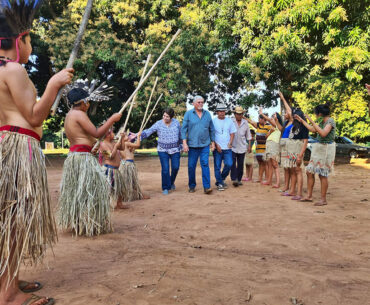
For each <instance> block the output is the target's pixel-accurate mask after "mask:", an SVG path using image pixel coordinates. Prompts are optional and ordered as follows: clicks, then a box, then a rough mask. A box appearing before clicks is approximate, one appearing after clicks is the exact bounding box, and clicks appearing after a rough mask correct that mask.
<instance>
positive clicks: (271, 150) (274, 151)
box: [266, 140, 280, 161]
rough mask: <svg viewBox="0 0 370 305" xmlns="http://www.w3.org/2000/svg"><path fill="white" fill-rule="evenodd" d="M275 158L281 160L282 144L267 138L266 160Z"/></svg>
mask: <svg viewBox="0 0 370 305" xmlns="http://www.w3.org/2000/svg"><path fill="white" fill-rule="evenodd" d="M268 159H274V160H276V161H279V159H280V144H279V143H276V142H274V141H269V140H267V142H266V160H268Z"/></svg>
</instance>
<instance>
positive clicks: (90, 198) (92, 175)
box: [58, 88, 121, 236]
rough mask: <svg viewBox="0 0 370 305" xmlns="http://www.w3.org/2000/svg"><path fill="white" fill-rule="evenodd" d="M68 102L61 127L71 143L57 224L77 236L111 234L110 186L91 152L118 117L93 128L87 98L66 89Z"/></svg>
mask: <svg viewBox="0 0 370 305" xmlns="http://www.w3.org/2000/svg"><path fill="white" fill-rule="evenodd" d="M69 89H71V90H70V91H69V92H68V93H67V99H68V103H69V105H70V106H71V107H72V109H71V110H70V111H69V112H68V114H67V116H66V119H65V123H64V128H65V132H66V135H67V138H68V140H69V142H70V144H71V147H70V152H69V154H68V157H67V159H66V160H65V162H64V166H63V178H62V184H61V194H60V199H59V213H58V214H59V225H60V226H61V228H62V229H72V230H73V231H74V232H75V234H77V235H86V236H93V235H99V234H101V233H108V232H111V231H112V225H111V219H110V203H109V194H108V192H109V185H108V183H107V180H106V177H105V176H104V172H103V171H102V169H101V167H100V165H99V163H98V161H97V160H96V158H95V157H94V155H93V154H92V153H91V149H92V146H93V144H94V142H95V141H96V139H95V138H100V137H102V136H103V135H104V134H105V133H106V132H107V130H108V129H109V128H110V127H111V126H112V125H113V123H114V122H117V121H119V120H120V118H121V114H118V113H116V114H113V115H112V116H111V117H110V118H109V119H108V120H107V122H106V123H105V124H104V125H103V126H101V127H99V128H96V127H95V126H94V125H93V124H92V122H91V121H90V119H89V117H88V116H87V114H86V112H87V111H88V109H89V107H90V102H89V98H90V95H89V93H88V92H87V91H85V90H83V89H82V88H73V89H72V88H69Z"/></svg>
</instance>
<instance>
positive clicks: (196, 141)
mask: <svg viewBox="0 0 370 305" xmlns="http://www.w3.org/2000/svg"><path fill="white" fill-rule="evenodd" d="M193 105H194V108H193V109H191V110H188V111H187V112H186V113H185V116H184V120H183V124H182V128H181V138H182V141H183V150H184V152H188V153H189V158H188V175H189V193H194V192H195V186H196V180H195V169H196V167H197V163H198V159H200V165H201V167H202V180H203V188H204V193H205V194H210V193H212V189H211V174H210V170H209V163H208V160H209V150H210V149H211V150H212V151H213V150H214V149H215V128H214V126H213V122H212V117H211V114H210V113H209V112H208V111H207V110H204V109H203V105H204V99H203V97H201V96H199V95H197V96H196V97H195V98H194V102H193Z"/></svg>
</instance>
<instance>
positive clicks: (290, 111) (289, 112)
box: [279, 91, 292, 116]
mask: <svg viewBox="0 0 370 305" xmlns="http://www.w3.org/2000/svg"><path fill="white" fill-rule="evenodd" d="M279 96H280V100H282V101H283V104H284V108H285V111H286V113H288V114H289V115H290V116H292V108H290V106H289V104H288V102H287V101H286V99H285V97H284V95H283V94H282V93H281V91H279Z"/></svg>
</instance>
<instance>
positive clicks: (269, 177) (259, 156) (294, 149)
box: [143, 93, 335, 205]
mask: <svg viewBox="0 0 370 305" xmlns="http://www.w3.org/2000/svg"><path fill="white" fill-rule="evenodd" d="M279 94H280V99H281V101H282V102H283V104H284V108H285V115H284V119H285V121H284V122H283V119H282V117H281V116H280V114H279V113H275V114H273V115H272V116H271V117H269V116H268V115H266V114H264V113H263V111H262V109H260V111H259V117H258V122H255V121H253V120H251V119H250V118H249V117H248V116H247V115H245V110H244V109H243V108H242V107H240V106H237V107H235V108H234V110H233V113H234V116H233V117H232V118H229V117H226V112H227V111H228V109H227V107H226V106H225V105H224V104H218V105H217V107H216V117H215V118H213V119H212V116H211V114H210V113H209V112H208V111H207V110H205V109H203V106H204V99H203V98H202V97H201V96H196V97H195V98H194V100H193V106H194V108H193V109H190V110H188V111H187V112H186V113H185V116H184V118H183V123H182V126H180V123H179V122H178V121H177V120H176V119H173V116H174V113H173V110H172V109H166V110H165V112H164V117H163V120H162V121H158V122H156V123H155V124H154V125H153V126H152V127H151V128H150V129H148V131H144V132H143V134H145V136H146V137H147V136H149V135H150V134H152V133H153V132H157V133H158V153H159V156H160V160H161V165H162V190H163V194H165V195H167V194H168V193H169V192H170V191H171V190H175V189H176V187H175V179H176V175H177V173H178V170H179V165H180V152H181V151H184V152H187V153H188V178H189V183H188V186H189V193H194V192H195V190H196V179H195V171H196V166H197V162H198V160H200V165H201V169H202V183H203V189H204V193H206V194H210V193H211V192H212V187H211V177H210V168H209V155H210V151H212V152H213V160H214V174H215V180H216V183H215V184H216V187H217V190H219V191H223V190H225V189H227V188H228V185H227V183H226V178H227V177H228V176H229V175H230V178H231V183H232V185H233V186H234V187H238V186H240V185H242V181H251V180H252V174H253V162H254V159H256V160H257V162H258V179H257V180H255V181H254V182H259V183H261V184H262V185H266V186H269V185H271V186H272V187H273V188H276V189H279V188H280V169H279V168H280V167H282V168H283V169H284V187H283V189H282V190H281V192H282V193H281V195H282V196H286V197H291V199H292V200H297V201H302V202H312V201H313V198H312V191H313V186H314V182H315V174H318V175H319V178H320V182H321V199H320V200H319V201H318V202H316V203H315V205H326V204H327V200H326V193H327V189H328V176H329V175H330V173H331V172H332V170H333V166H334V159H335V143H334V140H335V122H334V120H333V118H331V117H330V109H329V106H328V105H319V106H317V107H316V108H315V115H316V116H317V118H318V123H315V122H314V121H313V120H312V119H311V118H310V116H308V115H307V114H306V115H305V114H304V113H303V112H302V110H301V109H299V108H291V107H290V106H289V104H288V103H287V101H286V100H285V98H284V96H283V94H282V93H279ZM166 120H167V121H166ZM306 120H308V121H309V122H310V123H308V122H307V121H306ZM166 122H167V123H166ZM250 125H251V126H252V127H253V128H250ZM309 132H313V133H317V134H318V135H317V143H314V144H313V149H312V153H311V159H310V161H309V163H308V165H307V166H306V174H307V189H308V193H307V196H305V197H303V170H302V166H303V159H304V155H305V150H306V148H307V144H308V138H309ZM254 142H255V144H256V147H255V155H254V154H253V152H252V147H253V144H254ZM170 161H171V164H170ZM171 167H172V169H171V171H170V168H171ZM244 168H245V170H246V176H245V177H244V178H243V172H244ZM274 176H275V183H273V177H274Z"/></svg>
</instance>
